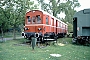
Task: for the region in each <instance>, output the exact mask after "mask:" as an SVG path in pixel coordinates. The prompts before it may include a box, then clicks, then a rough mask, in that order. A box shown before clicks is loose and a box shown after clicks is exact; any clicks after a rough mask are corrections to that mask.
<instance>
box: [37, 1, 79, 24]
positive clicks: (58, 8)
mask: <svg viewBox="0 0 90 60" xmlns="http://www.w3.org/2000/svg"><path fill="white" fill-rule="evenodd" d="M37 1H38V2H39V3H40V4H41V8H42V10H45V11H47V12H48V13H51V14H52V13H53V16H55V17H57V14H60V12H63V13H65V15H66V16H65V20H66V22H69V23H72V17H73V15H74V13H75V12H76V11H75V8H76V7H79V6H80V4H79V2H78V0H66V1H65V2H62V1H61V0H48V2H49V3H45V2H44V1H45V0H44V1H43V0H37Z"/></svg>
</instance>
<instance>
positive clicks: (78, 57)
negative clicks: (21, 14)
mask: <svg viewBox="0 0 90 60" xmlns="http://www.w3.org/2000/svg"><path fill="white" fill-rule="evenodd" d="M25 41H26V40H25V39H18V40H10V41H6V42H4V43H0V60H89V59H90V47H88V46H82V45H73V44H71V38H60V39H58V43H65V45H64V46H59V45H57V44H55V45H52V44H51V45H50V46H47V47H45V48H38V47H37V46H36V47H35V50H34V51H33V50H32V47H30V45H28V44H24V45H21V43H23V42H25ZM54 53H55V54H60V55H61V57H53V56H50V54H54Z"/></svg>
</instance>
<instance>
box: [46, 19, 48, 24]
mask: <svg viewBox="0 0 90 60" xmlns="http://www.w3.org/2000/svg"><path fill="white" fill-rule="evenodd" d="M46 24H47V25H48V17H46Z"/></svg>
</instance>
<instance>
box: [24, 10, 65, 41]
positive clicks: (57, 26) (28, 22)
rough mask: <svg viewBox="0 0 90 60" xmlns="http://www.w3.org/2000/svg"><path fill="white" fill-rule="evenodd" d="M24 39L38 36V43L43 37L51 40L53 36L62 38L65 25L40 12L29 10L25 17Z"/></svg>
mask: <svg viewBox="0 0 90 60" xmlns="http://www.w3.org/2000/svg"><path fill="white" fill-rule="evenodd" d="M24 33H25V34H24V36H25V38H28V39H31V37H35V34H37V35H36V36H38V37H39V38H40V41H43V40H42V38H43V37H44V36H45V35H48V36H49V37H50V38H51V39H53V38H54V36H57V37H64V36H65V34H66V33H67V24H65V23H64V22H62V21H60V20H59V19H57V18H55V17H54V16H52V15H50V14H49V13H47V12H45V11H42V10H31V11H29V12H27V13H26V15H25V27H24Z"/></svg>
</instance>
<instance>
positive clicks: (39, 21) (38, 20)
mask: <svg viewBox="0 0 90 60" xmlns="http://www.w3.org/2000/svg"><path fill="white" fill-rule="evenodd" d="M36 18H37V23H41V17H40V15H37V16H36Z"/></svg>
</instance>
